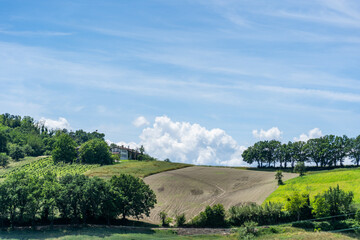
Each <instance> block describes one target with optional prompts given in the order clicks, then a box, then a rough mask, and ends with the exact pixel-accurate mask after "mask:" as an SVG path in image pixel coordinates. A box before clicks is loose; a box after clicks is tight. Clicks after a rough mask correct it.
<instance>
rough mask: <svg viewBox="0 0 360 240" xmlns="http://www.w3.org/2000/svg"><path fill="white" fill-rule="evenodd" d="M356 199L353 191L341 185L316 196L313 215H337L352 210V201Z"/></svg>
mask: <svg viewBox="0 0 360 240" xmlns="http://www.w3.org/2000/svg"><path fill="white" fill-rule="evenodd" d="M353 199H354V193H353V192H345V191H343V190H341V189H340V188H339V185H337V186H336V187H334V188H332V187H330V188H329V190H327V191H325V192H324V193H322V194H318V195H316V196H315V200H314V203H313V211H312V213H313V215H314V216H315V217H324V216H336V215H340V214H346V213H349V212H351V210H352V209H351V203H352V201H353Z"/></svg>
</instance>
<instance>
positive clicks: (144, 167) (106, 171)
mask: <svg viewBox="0 0 360 240" xmlns="http://www.w3.org/2000/svg"><path fill="white" fill-rule="evenodd" d="M188 166H191V165H190V164H184V163H172V162H164V161H136V160H129V161H122V162H120V163H117V164H114V165H107V166H101V167H97V168H93V169H91V170H89V171H87V172H86V173H85V175H87V176H90V177H95V176H96V177H101V178H106V179H109V178H111V177H112V176H113V175H115V176H118V175H120V174H122V173H125V174H131V175H133V176H136V177H146V176H149V175H152V174H155V173H160V172H164V171H169V170H175V169H180V168H184V167H188Z"/></svg>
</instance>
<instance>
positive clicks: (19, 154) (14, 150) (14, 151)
mask: <svg viewBox="0 0 360 240" xmlns="http://www.w3.org/2000/svg"><path fill="white" fill-rule="evenodd" d="M9 156H10V157H11V158H12V159H14V160H15V161H19V160H20V158H24V157H25V153H24V150H23V148H22V147H20V146H19V145H17V144H10V145H9Z"/></svg>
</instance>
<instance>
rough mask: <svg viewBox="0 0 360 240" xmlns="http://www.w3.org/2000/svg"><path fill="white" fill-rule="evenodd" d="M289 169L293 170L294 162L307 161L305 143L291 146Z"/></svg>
mask: <svg viewBox="0 0 360 240" xmlns="http://www.w3.org/2000/svg"><path fill="white" fill-rule="evenodd" d="M291 147H292V148H291V155H292V156H291V158H292V161H291V167H292V168H293V167H294V165H295V163H296V162H306V161H307V160H308V152H307V149H306V143H305V142H303V141H298V142H294V143H293V144H292V145H291Z"/></svg>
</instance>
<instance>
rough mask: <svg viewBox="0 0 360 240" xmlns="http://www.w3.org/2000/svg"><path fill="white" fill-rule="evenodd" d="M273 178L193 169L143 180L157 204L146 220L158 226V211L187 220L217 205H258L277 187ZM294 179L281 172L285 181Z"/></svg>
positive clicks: (229, 170)
mask: <svg viewBox="0 0 360 240" xmlns="http://www.w3.org/2000/svg"><path fill="white" fill-rule="evenodd" d="M274 176H275V173H274V172H262V171H251V170H240V169H233V168H221V167H200V166H194V167H187V168H183V169H178V170H173V171H167V172H162V173H158V174H155V175H152V176H149V177H146V178H145V179H144V180H145V182H146V183H147V184H149V185H150V187H151V188H152V189H153V190H154V192H155V194H156V196H157V199H158V204H157V205H156V207H155V209H153V210H152V211H151V216H150V217H149V218H147V219H145V220H147V221H150V222H154V223H158V222H159V217H158V215H159V212H160V211H165V212H167V213H168V214H169V216H171V217H174V216H175V215H176V214H181V213H185V215H186V218H187V219H190V218H192V217H194V216H195V215H197V214H198V213H199V212H200V211H203V210H204V208H205V207H206V206H207V205H213V204H216V203H221V204H223V205H224V207H225V208H229V207H230V206H233V205H237V204H241V203H247V202H256V203H259V204H260V203H262V202H263V201H264V200H265V199H266V198H267V197H268V196H269V195H270V194H271V193H272V192H273V191H274V190H275V189H276V188H277V182H276V181H275V177H274ZM296 176H298V174H293V173H284V179H285V180H287V179H290V178H293V177H296Z"/></svg>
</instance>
